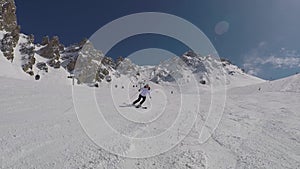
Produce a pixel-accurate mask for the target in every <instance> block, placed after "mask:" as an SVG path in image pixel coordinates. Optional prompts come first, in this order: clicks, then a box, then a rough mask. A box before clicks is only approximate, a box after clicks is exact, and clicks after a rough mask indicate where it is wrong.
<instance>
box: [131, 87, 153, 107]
mask: <svg viewBox="0 0 300 169" xmlns="http://www.w3.org/2000/svg"><path fill="white" fill-rule="evenodd" d="M139 92H140V94H139V98H138V99H136V100H135V101H134V102H133V103H132V105H133V106H135V104H136V103H138V102H139V101H141V99H142V101H141V102H140V103H139V105H137V106H136V108H139V107H141V106H142V104H143V103H144V102H145V100H146V96H147V94H148V95H149V97H150V99H151V95H150V86H149V85H148V84H146V86H144V88H141V89H139Z"/></svg>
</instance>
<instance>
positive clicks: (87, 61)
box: [0, 0, 263, 87]
mask: <svg viewBox="0 0 300 169" xmlns="http://www.w3.org/2000/svg"><path fill="white" fill-rule="evenodd" d="M0 5H1V6H2V8H1V10H2V11H1V15H0V16H1V18H0V40H1V43H0V48H1V51H0V57H1V58H0V59H1V60H2V61H1V62H0V64H1V66H2V67H3V68H6V69H7V71H4V72H2V75H4V76H8V77H13V78H21V79H35V80H42V81H45V80H47V81H54V80H51V79H50V78H51V77H54V76H55V75H52V74H53V73H54V74H57V73H59V74H61V76H62V77H61V79H62V80H59V79H56V80H55V81H56V82H58V83H67V82H69V81H70V80H68V79H67V77H68V76H69V75H72V76H74V77H75V79H76V80H77V83H78V84H82V83H83V84H89V85H91V84H92V86H93V84H95V83H99V82H103V81H106V82H110V81H112V80H113V79H115V78H119V77H120V76H126V77H128V78H130V79H132V80H133V81H135V83H139V82H141V81H144V82H148V81H152V82H155V83H163V82H171V83H172V82H173V83H180V84H186V83H188V82H190V81H191V79H192V78H194V79H195V80H196V81H198V82H199V83H200V84H202V85H211V83H212V82H214V83H218V84H221V85H228V86H230V87H233V86H243V85H249V84H253V83H260V82H263V80H261V79H258V78H255V77H253V76H250V75H247V74H245V73H244V72H243V71H242V70H241V69H239V68H238V67H237V66H235V65H233V64H231V63H230V62H229V61H226V60H222V61H220V60H218V59H216V58H214V57H212V56H206V57H202V56H199V55H197V54H195V53H193V52H187V53H185V54H184V55H183V56H181V57H174V58H172V59H169V60H167V61H164V62H162V63H161V64H159V65H157V66H155V67H154V66H138V65H135V64H134V63H132V62H131V61H130V60H129V59H123V58H119V59H118V60H116V61H115V60H113V59H112V58H110V57H106V56H104V55H103V53H102V52H101V51H99V50H97V49H95V48H94V46H93V44H92V43H91V42H90V41H88V40H86V39H84V40H82V41H81V42H79V43H78V44H73V45H70V46H67V47H66V46H64V45H63V44H61V43H60V41H59V38H58V37H56V36H54V37H52V38H51V39H50V38H49V37H47V36H46V37H44V38H43V40H42V42H41V43H40V44H35V43H34V41H35V40H34V36H33V35H25V34H22V33H20V26H18V25H17V18H16V14H15V13H16V6H15V3H14V1H13V0H9V1H4V0H3V1H1V3H0ZM5 59H6V60H7V61H8V62H11V64H12V65H8V62H7V61H3V60H5ZM12 69H16V70H12ZM20 69H21V70H22V71H23V72H24V74H16V72H19V73H20ZM4 70H5V69H4ZM8 70H9V71H8ZM55 77H57V76H55ZM225 79H226V80H225ZM97 86H98V85H97Z"/></svg>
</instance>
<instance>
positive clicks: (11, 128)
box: [0, 57, 300, 169]
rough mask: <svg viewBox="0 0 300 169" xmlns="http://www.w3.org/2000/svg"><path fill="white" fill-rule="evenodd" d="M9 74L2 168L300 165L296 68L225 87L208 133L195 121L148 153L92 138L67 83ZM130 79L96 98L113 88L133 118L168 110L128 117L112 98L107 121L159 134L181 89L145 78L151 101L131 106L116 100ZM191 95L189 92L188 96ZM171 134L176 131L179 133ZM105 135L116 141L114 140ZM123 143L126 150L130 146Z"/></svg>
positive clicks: (0, 132)
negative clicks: (135, 154) (133, 154)
mask: <svg viewBox="0 0 300 169" xmlns="http://www.w3.org/2000/svg"><path fill="white" fill-rule="evenodd" d="M0 58H1V57H0ZM0 63H2V61H1V62H0ZM12 77H16V78H7V76H6V75H5V74H4V76H3V75H2V73H1V78H0V84H1V88H0V93H1V96H2V97H1V98H0V117H1V118H0V136H1V137H0V155H1V161H0V164H1V168H3V169H7V168H9V169H23V168H24V169H28V168H43V169H48V168H49V169H50V168H80V169H85V168H88V169H90V168H95V169H96V168H97V169H98V168H101V169H102V168H105V169H112V168H120V169H124V168H126V169H127V168H128V169H135V168H136V169H138V168H145V169H149V168H150V169H151V168H153V169H156V168H174V169H182V168H197V169H198V168H212V169H215V168H241V169H244V168H273V169H277V168H278V169H282V168H290V169H295V168H300V161H299V159H300V154H299V152H300V149H299V148H300V126H299V120H300V114H299V109H300V105H299V100H300V94H299V88H298V87H299V85H300V83H299V76H293V77H290V78H287V79H281V80H278V81H274V82H265V83H261V84H255V85H250V86H244V87H238V88H231V89H229V90H228V92H227V100H226V107H225V111H224V114H223V116H222V119H221V122H220V123H219V125H218V127H217V129H216V130H215V132H214V133H213V135H212V137H211V138H210V139H209V140H208V141H206V142H205V143H203V144H200V143H199V134H200V129H199V128H197V127H195V128H193V129H192V131H191V132H190V133H189V134H188V135H187V137H185V138H184V139H183V141H181V142H180V143H179V144H178V145H177V146H175V147H174V148H173V149H171V150H170V151H167V152H165V153H163V154H160V155H157V156H155V157H151V158H146V159H131V158H124V157H121V156H116V155H114V154H111V153H109V152H107V151H105V150H104V149H102V148H100V147H99V146H97V145H95V144H94V143H93V141H91V139H90V138H89V137H88V136H87V134H86V133H85V132H84V130H83V128H82V126H81V125H80V123H79V121H78V119H77V115H76V113H75V109H74V105H73V98H72V87H71V86H70V85H65V84H54V83H39V82H36V81H32V80H21V79H19V76H18V74H17V73H16V75H15V76H12ZM121 80H122V79H121ZM115 83H116V84H118V86H117V88H115ZM126 84H127V85H126ZM128 84H130V81H129V82H127V81H126V80H124V79H123V80H122V82H117V81H116V82H113V83H112V85H109V84H101V86H100V88H96V89H95V90H96V97H97V98H98V100H99V101H100V102H99V104H100V106H101V104H104V103H106V102H108V100H109V99H106V98H111V93H110V92H109V91H111V90H112V89H113V93H114V95H116V96H118V99H116V101H115V103H114V104H115V106H116V107H115V108H116V109H118V110H119V113H123V115H124V116H127V117H129V118H134V117H136V116H134V114H138V113H139V116H138V117H139V118H140V119H137V120H147V119H155V117H157V116H159V115H160V113H158V110H160V108H161V107H162V106H164V105H165V106H166V109H165V110H166V112H164V114H162V116H161V118H159V119H157V120H155V122H156V123H151V124H149V125H142V124H140V123H139V124H135V123H128V124H130V125H126V124H125V123H122V122H126V121H124V120H122V118H121V117H120V114H118V113H117V112H115V111H114V109H110V107H111V106H107V109H105V107H106V106H105V105H104V106H102V107H101V108H104V109H102V112H104V113H105V115H106V118H107V119H108V121H110V122H111V124H112V126H114V127H115V128H116V129H119V131H120V132H122V133H123V134H127V135H129V136H137V137H144V136H149V134H157V133H159V132H161V131H162V130H164V129H165V128H166V127H168V126H169V125H170V122H171V121H172V119H173V118H174V117H176V112H175V113H174V112H173V111H174V110H175V109H176V107H178V105H180V99H178V98H179V93H178V92H174V94H173V95H171V94H170V91H173V89H174V88H172V87H167V88H163V89H164V90H162V89H161V88H162V87H160V86H158V85H154V84H151V86H152V87H153V89H152V90H153V98H152V100H148V101H147V102H146V104H145V105H147V106H148V107H149V109H147V110H145V111H144V110H140V109H137V110H136V109H133V110H132V111H131V109H132V108H122V107H118V106H119V105H122V103H123V99H122V98H124V102H130V101H132V100H133V99H134V98H135V97H136V88H132V86H130V85H128ZM122 85H124V89H122ZM82 88H84V90H94V89H93V88H87V87H84V86H82ZM259 88H260V90H259ZM128 90H129V92H127V91H128ZM205 90H207V89H204V90H203V91H202V93H201V98H202V101H201V106H200V111H199V112H197V113H198V115H199V116H200V119H199V121H198V122H199V123H200V124H203V120H205V119H206V117H207V106H206V105H207V104H208V103H209V101H210V99H209V98H210V96H209V91H205ZM174 91H176V90H174ZM183 91H184V89H183ZM128 93H129V95H128ZM163 93H165V95H164V94H163ZM195 97H197V96H193V95H190V99H193V98H195ZM166 98H167V99H166ZM101 100H102V101H103V102H101ZM106 104H108V103H106ZM87 109H88V108H87ZM143 114H144V116H143ZM187 115H188V114H187ZM187 123H188V122H187ZM103 134H105V133H103ZM175 134H177V135H175V136H176V137H180V136H181V134H182V133H180V132H178V133H175ZM111 141H114V142H116V143H118V140H111ZM157 146H158V147H159V146H160V144H159V143H158V145H157ZM123 148H124V152H125V153H126V152H127V151H130V150H131V149H132V148H133V147H130V146H129V147H126V146H124V147H123Z"/></svg>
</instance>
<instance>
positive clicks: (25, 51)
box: [20, 35, 36, 76]
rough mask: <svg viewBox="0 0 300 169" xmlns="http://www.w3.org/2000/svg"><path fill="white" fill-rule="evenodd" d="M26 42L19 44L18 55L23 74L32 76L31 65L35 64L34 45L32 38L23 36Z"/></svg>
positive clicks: (31, 36)
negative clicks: (19, 55)
mask: <svg viewBox="0 0 300 169" xmlns="http://www.w3.org/2000/svg"><path fill="white" fill-rule="evenodd" d="M24 39H26V42H23V43H20V54H21V61H22V69H23V71H24V72H26V73H28V74H29V75H31V76H33V75H34V72H33V65H34V64H35V61H36V59H35V57H34V54H35V45H34V36H33V35H30V36H25V35H24Z"/></svg>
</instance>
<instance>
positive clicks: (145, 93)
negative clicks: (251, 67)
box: [140, 88, 151, 97]
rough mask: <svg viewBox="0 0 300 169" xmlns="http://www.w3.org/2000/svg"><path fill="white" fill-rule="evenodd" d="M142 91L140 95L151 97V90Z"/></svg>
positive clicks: (143, 89)
mask: <svg viewBox="0 0 300 169" xmlns="http://www.w3.org/2000/svg"><path fill="white" fill-rule="evenodd" d="M140 91H141V93H140V95H142V96H144V97H146V96H147V94H148V95H149V96H150V97H151V95H150V90H148V88H141V89H140Z"/></svg>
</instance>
